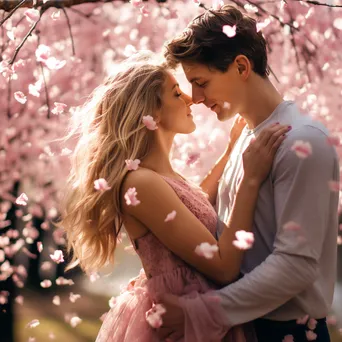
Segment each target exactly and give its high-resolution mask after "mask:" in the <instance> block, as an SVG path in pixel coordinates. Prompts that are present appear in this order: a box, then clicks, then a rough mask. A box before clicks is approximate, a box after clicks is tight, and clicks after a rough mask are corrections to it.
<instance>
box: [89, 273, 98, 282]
mask: <svg viewBox="0 0 342 342" xmlns="http://www.w3.org/2000/svg"><path fill="white" fill-rule="evenodd" d="M98 279H100V275H99V274H98V273H97V272H92V273H91V274H90V276H89V280H90V282H91V283H94V282H95V281H96V280H98Z"/></svg>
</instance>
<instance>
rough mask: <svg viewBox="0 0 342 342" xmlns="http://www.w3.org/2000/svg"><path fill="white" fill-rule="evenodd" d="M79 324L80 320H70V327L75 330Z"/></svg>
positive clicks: (75, 317) (73, 318)
mask: <svg viewBox="0 0 342 342" xmlns="http://www.w3.org/2000/svg"><path fill="white" fill-rule="evenodd" d="M80 323H82V319H81V318H79V317H77V316H74V317H72V318H71V319H70V325H71V326H72V327H73V328H75V327H76V326H77V325H79V324H80Z"/></svg>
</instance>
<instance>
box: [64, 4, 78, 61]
mask: <svg viewBox="0 0 342 342" xmlns="http://www.w3.org/2000/svg"><path fill="white" fill-rule="evenodd" d="M62 11H63V12H64V15H65V18H66V20H67V23H68V28H69V33H70V39H71V47H72V55H73V56H75V44H74V37H73V36H72V31H71V25H70V20H69V16H68V13H67V11H66V10H65V8H64V7H62Z"/></svg>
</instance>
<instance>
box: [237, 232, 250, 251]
mask: <svg viewBox="0 0 342 342" xmlns="http://www.w3.org/2000/svg"><path fill="white" fill-rule="evenodd" d="M235 237H236V240H234V241H233V245H234V246H235V247H236V248H238V249H242V250H246V249H250V248H252V246H253V244H254V234H253V233H250V232H246V231H244V230H239V231H237V232H236V233H235Z"/></svg>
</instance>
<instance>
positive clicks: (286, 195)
mask: <svg viewBox="0 0 342 342" xmlns="http://www.w3.org/2000/svg"><path fill="white" fill-rule="evenodd" d="M298 141H304V142H305V143H309V144H310V145H309V146H310V147H311V149H312V154H311V155H309V156H308V157H307V158H300V157H298V156H297V154H296V153H295V151H293V150H292V147H293V146H294V144H295V143H298ZM302 147H303V146H302ZM304 147H305V146H304ZM271 177H272V180H273V183H274V203H275V214H276V224H277V233H276V237H275V241H274V251H273V253H272V254H271V255H269V256H268V257H267V258H266V260H265V261H264V262H263V263H262V264H260V265H259V266H258V267H256V268H255V269H254V270H253V271H252V272H250V273H248V274H246V275H245V276H244V277H243V278H242V279H240V280H239V281H237V282H235V283H233V284H231V285H229V286H226V287H224V288H223V289H221V290H219V291H217V292H216V294H217V295H218V297H219V299H220V303H221V308H222V309H223V310H222V311H221V314H220V315H216V316H215V315H214V314H212V312H213V311H214V308H213V306H212V305H213V304H212V301H210V298H209V299H208V297H207V296H206V295H198V296H197V297H196V298H194V299H193V300H192V302H191V300H187V301H182V306H183V308H184V313H185V320H186V324H187V326H190V325H191V324H193V325H197V322H196V320H197V318H196V314H195V313H196V311H197V309H196V308H197V307H198V308H199V307H202V310H203V307H207V308H208V312H210V313H211V314H209V315H208V317H209V318H210V319H211V317H212V319H213V320H215V322H210V320H208V322H205V324H204V323H203V322H201V324H203V326H204V327H206V328H207V327H210V326H212V327H214V328H215V329H218V327H219V326H224V327H226V328H230V327H232V326H235V325H238V324H242V323H245V322H248V321H252V320H254V319H256V318H259V317H262V316H264V315H266V314H267V313H269V312H271V311H273V310H275V309H276V308H278V307H279V306H281V305H282V304H284V303H285V302H287V301H288V300H289V299H291V298H293V297H295V296H296V295H298V294H299V293H300V292H302V291H303V290H305V289H306V288H307V287H308V286H312V284H313V283H314V282H315V280H316V279H317V277H318V274H319V268H318V262H319V258H320V255H321V251H322V245H323V241H324V236H325V234H326V231H327V229H336V234H337V227H328V224H327V222H328V218H329V215H332V214H335V215H337V201H334V199H336V193H333V192H332V191H331V190H330V188H329V182H330V181H335V182H336V181H338V180H339V168H338V159H337V154H336V151H335V149H334V148H333V147H332V146H331V145H329V144H328V143H327V136H326V135H325V134H324V133H323V132H322V131H320V130H319V129H317V128H315V127H311V126H304V127H301V128H298V129H297V130H294V131H291V133H290V134H289V135H288V137H287V138H286V140H285V141H284V143H283V144H282V146H281V147H280V148H279V150H278V152H277V156H276V159H275V162H274V166H273V170H272V173H271ZM335 202H336V208H334V207H333V210H331V208H332V203H335ZM335 209H336V210H335ZM294 223H295V224H297V225H298V227H299V229H295V228H296V226H295V225H294ZM298 227H297V228H298ZM197 312H199V311H197ZM203 333H205V331H203Z"/></svg>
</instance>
